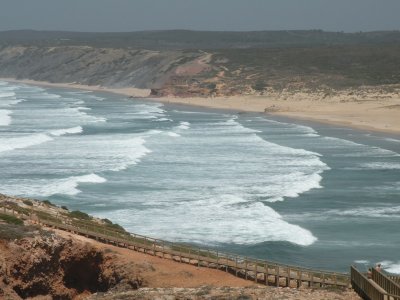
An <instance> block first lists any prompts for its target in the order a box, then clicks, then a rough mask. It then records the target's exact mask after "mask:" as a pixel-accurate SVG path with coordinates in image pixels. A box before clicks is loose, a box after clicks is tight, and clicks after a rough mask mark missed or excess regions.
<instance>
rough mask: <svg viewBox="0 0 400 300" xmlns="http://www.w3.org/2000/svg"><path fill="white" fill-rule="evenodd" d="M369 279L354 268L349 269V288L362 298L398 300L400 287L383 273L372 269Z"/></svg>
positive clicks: (399, 298) (399, 299)
mask: <svg viewBox="0 0 400 300" xmlns="http://www.w3.org/2000/svg"><path fill="white" fill-rule="evenodd" d="M371 275H372V276H371V278H368V277H367V275H366V274H363V273H361V272H360V271H358V270H357V269H356V268H355V267H354V266H352V267H351V269H350V278H351V286H352V287H353V289H354V290H355V291H356V292H357V293H358V294H359V295H360V296H361V297H362V298H363V299H369V300H400V285H399V283H398V282H396V281H394V280H392V279H391V277H392V278H398V277H395V276H389V275H386V274H384V272H378V271H376V270H375V269H372V274H371Z"/></svg>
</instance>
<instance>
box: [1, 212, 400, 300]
mask: <svg viewBox="0 0 400 300" xmlns="http://www.w3.org/2000/svg"><path fill="white" fill-rule="evenodd" d="M2 212H3V213H6V214H10V215H16V214H17V213H16V212H14V211H12V210H10V209H5V208H4V209H3V211H2ZM18 217H20V218H25V219H27V220H30V221H31V222H36V223H40V224H42V225H45V226H48V227H52V228H56V229H60V230H64V231H68V232H73V233H75V234H79V235H83V236H86V237H88V238H92V239H95V240H97V241H101V242H104V243H110V244H114V245H116V246H119V247H125V248H129V249H131V250H134V251H139V252H143V253H146V254H149V255H154V256H158V257H160V258H164V259H171V260H174V261H177V262H181V263H187V264H191V265H195V266H199V267H207V268H212V269H218V270H222V271H225V272H229V273H231V274H233V275H235V276H237V277H240V278H244V279H247V280H252V281H254V282H257V283H261V284H265V285H269V286H276V287H279V286H280V287H292V288H299V287H312V288H317V287H327V286H335V287H342V288H346V287H349V286H350V277H349V275H348V274H345V273H336V272H328V271H321V270H314V269H308V268H302V267H298V266H290V265H285V264H279V263H275V262H271V261H266V260H259V259H255V258H249V257H244V256H239V255H236V254H230V253H225V252H219V251H215V250H211V249H201V248H196V247H192V246H188V245H184V244H179V243H172V242H168V241H164V240H160V239H154V238H150V237H147V236H142V235H138V234H134V233H127V232H120V231H113V230H108V229H105V228H102V229H101V230H99V227H94V226H91V225H90V224H85V223H84V222H82V225H80V226H73V225H71V224H68V221H67V220H63V219H54V218H52V219H51V220H49V219H46V218H43V217H40V218H39V217H38V216H37V215H30V216H24V215H18ZM396 300H397V299H396Z"/></svg>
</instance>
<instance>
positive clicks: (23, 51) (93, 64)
mask: <svg viewBox="0 0 400 300" xmlns="http://www.w3.org/2000/svg"><path fill="white" fill-rule="evenodd" d="M202 55H203V54H202V53H201V52H199V51H180V50H174V51H151V50H134V49H112V48H94V47H88V46H68V47H37V46H32V47H23V46H15V47H3V48H0V77H15V78H19V79H33V80H40V81H49V82H57V83H71V82H75V83H80V84H86V85H101V86H105V87H115V88H119V87H136V88H155V89H157V88H161V87H162V86H163V85H164V84H165V83H166V82H167V81H168V80H169V79H170V78H171V76H174V75H175V70H176V68H177V67H178V66H180V65H183V64H185V63H187V62H190V61H194V60H196V59H198V58H199V57H201V56H202Z"/></svg>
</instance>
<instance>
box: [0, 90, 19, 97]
mask: <svg viewBox="0 0 400 300" xmlns="http://www.w3.org/2000/svg"><path fill="white" fill-rule="evenodd" d="M15 96H16V94H15V93H14V92H7V91H5V92H2V91H0V98H13V97H15Z"/></svg>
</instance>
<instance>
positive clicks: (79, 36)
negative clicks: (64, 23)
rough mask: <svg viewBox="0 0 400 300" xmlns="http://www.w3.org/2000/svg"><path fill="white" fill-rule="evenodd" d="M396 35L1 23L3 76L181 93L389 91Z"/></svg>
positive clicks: (399, 76)
mask: <svg viewBox="0 0 400 300" xmlns="http://www.w3.org/2000/svg"><path fill="white" fill-rule="evenodd" d="M399 41H400V34H399V33H398V32H381V33H364V34H361V33H360V34H342V33H329V32H322V31H299V32H248V33H229V32H228V33H212V32H186V31H177V32H175V31H172V32H171V31H165V32H163V31H161V32H141V33H126V34H123V33H120V34H118V33H114V34H112V33H110V34H94V33H93V34H90V33H86V34H83V33H66V32H34V31H32V32H23V31H22V32H20V31H16V32H0V77H10V78H17V79H32V80H38V81H48V82H53V83H76V84H82V85H90V86H98V85H100V86H103V87H111V88H128V87H135V88H143V89H152V96H178V97H189V96H201V97H209V96H234V95H275V94H280V93H292V94H296V93H300V92H304V93H308V94H314V93H320V94H322V95H324V97H328V96H329V95H330V94H332V93H336V92H338V91H343V90H351V89H358V88H360V87H365V86H367V87H372V88H377V89H378V90H379V89H381V90H382V89H383V90H385V91H389V92H391V91H392V90H393V88H392V87H391V86H392V85H396V84H399V83H400V71H399V69H398V68H397V66H398V65H399V64H400V54H399V53H400V51H399V50H400V42H399Z"/></svg>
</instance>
